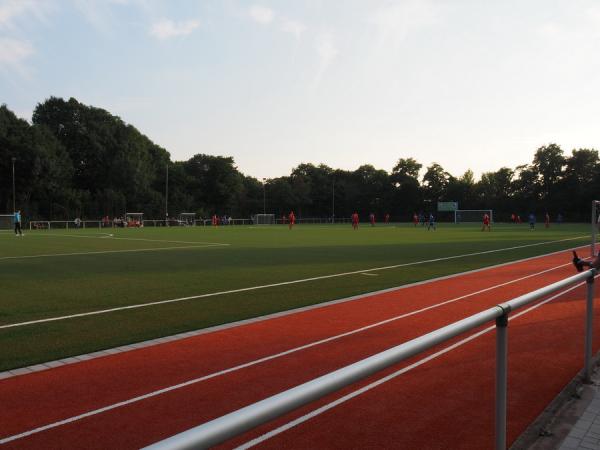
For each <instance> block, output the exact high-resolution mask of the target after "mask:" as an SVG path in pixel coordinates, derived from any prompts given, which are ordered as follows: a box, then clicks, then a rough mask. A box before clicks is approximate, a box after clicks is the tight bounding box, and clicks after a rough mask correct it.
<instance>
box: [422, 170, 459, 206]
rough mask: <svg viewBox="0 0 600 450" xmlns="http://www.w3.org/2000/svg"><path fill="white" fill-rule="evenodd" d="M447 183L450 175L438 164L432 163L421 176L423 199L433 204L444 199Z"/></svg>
mask: <svg viewBox="0 0 600 450" xmlns="http://www.w3.org/2000/svg"><path fill="white" fill-rule="evenodd" d="M449 181H450V174H449V173H448V172H446V171H445V170H444V168H443V167H442V166H440V165H439V164H438V163H433V164H432V165H431V166H429V167H428V168H427V172H425V175H423V187H424V191H425V192H424V193H425V199H426V200H428V201H430V202H432V203H435V202H437V201H439V200H441V199H442V198H444V195H445V194H446V188H447V187H448V183H449ZM451 200H452V199H451Z"/></svg>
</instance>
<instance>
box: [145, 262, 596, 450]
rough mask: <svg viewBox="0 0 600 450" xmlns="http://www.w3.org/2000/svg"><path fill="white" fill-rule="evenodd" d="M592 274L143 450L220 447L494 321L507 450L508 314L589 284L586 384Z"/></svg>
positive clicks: (500, 426)
mask: <svg viewBox="0 0 600 450" xmlns="http://www.w3.org/2000/svg"><path fill="white" fill-rule="evenodd" d="M595 275H596V270H595V269H590V270H588V271H585V272H582V273H580V274H577V275H573V276H571V277H569V278H566V279H564V280H561V281H558V282H556V283H553V284H550V285H548V286H545V287H543V288H541V289H537V290H535V291H532V292H530V293H527V294H524V295H521V296H519V297H516V298H514V299H512V300H510V301H507V302H505V303H501V304H499V305H496V306H494V307H492V308H489V309H486V310H484V311H481V312H479V313H477V314H474V315H472V316H469V317H466V318H464V319H462V320H459V321H457V322H454V323H451V324H450V325H447V326H445V327H442V328H439V329H437V330H434V331H432V332H430V333H427V334H425V335H423V336H420V337H418V338H415V339H412V340H410V341H408V342H405V343H403V344H401V345H398V346H396V347H392V348H390V349H388V350H385V351H383V352H381V353H378V354H376V355H373V356H370V357H368V358H366V359H363V360H361V361H359V362H356V363H354V364H351V365H349V366H346V367H343V368H341V369H338V370H336V371H334V372H330V373H328V374H326V375H323V376H321V377H319V378H315V379H314V380H311V381H308V382H306V383H304V384H301V385H299V386H296V387H294V388H292V389H289V390H287V391H284V392H281V393H279V394H276V395H273V396H271V397H268V398H266V399H264V400H261V401H259V402H257V403H254V404H252V405H249V406H246V407H244V408H241V409H239V410H237V411H234V412H231V413H229V414H226V415H224V416H222V417H219V418H217V419H214V420H212V421H210V422H206V423H204V424H202V425H199V426H197V427H194V428H191V429H189V430H187V431H184V432H182V433H180V434H177V435H175V436H171V437H170V438H167V439H165V440H163V441H160V442H157V443H155V444H153V445H150V446H148V447H145V450H166V449H169V450H185V449H203V448H209V447H211V446H214V445H217V444H220V443H222V442H224V441H226V440H228V439H231V438H233V437H235V436H238V435H239V434H241V433H244V432H246V431H249V430H251V429H253V428H255V427H257V426H259V425H261V424H264V423H266V422H268V421H270V420H273V419H276V418H278V417H280V416H282V415H284V414H286V413H288V412H290V411H293V410H295V409H297V408H299V407H301V406H303V405H305V404H307V403H310V402H312V401H314V400H317V399H319V398H321V397H324V396H325V395H328V394H331V393H333V392H336V391H338V390H340V389H342V388H344V387H346V386H348V385H350V384H352V383H355V382H357V381H359V380H362V379H364V378H366V377H368V376H370V375H373V374H375V373H377V372H379V371H381V370H383V369H385V368H387V367H390V366H392V365H394V364H397V363H399V362H401V361H403V360H405V359H407V358H410V357H412V356H415V355H417V354H419V353H421V352H424V351H426V350H428V349H430V348H431V347H434V346H436V345H438V344H441V343H443V342H446V341H448V340H450V339H452V338H454V337H456V336H457V335H459V334H462V333H465V332H467V331H470V330H472V329H474V328H476V327H478V326H481V325H483V324H485V323H487V322H490V321H492V320H495V321H496V449H497V450H500V449H502V450H503V449H505V448H506V391H507V351H508V345H507V343H508V328H507V326H508V314H509V313H510V312H511V311H514V310H516V309H518V308H522V307H523V306H526V305H528V304H530V303H532V302H534V301H536V300H539V299H541V298H543V297H545V296H547V295H550V294H552V293H554V292H556V291H558V290H560V289H562V288H565V287H569V286H572V285H574V284H576V283H579V282H582V281H587V283H588V289H587V302H586V305H587V310H586V343H585V351H584V360H585V361H584V362H585V364H584V374H583V376H584V380H586V381H589V378H590V375H591V358H592V350H591V349H592V345H591V344H592V318H593V299H594V290H593V285H594V277H595Z"/></svg>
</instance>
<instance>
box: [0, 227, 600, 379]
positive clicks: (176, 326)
mask: <svg viewBox="0 0 600 450" xmlns="http://www.w3.org/2000/svg"><path fill="white" fill-rule="evenodd" d="M589 239H590V238H589V225H583V224H582V225H561V226H554V227H552V228H550V229H544V228H538V229H536V230H534V231H530V230H529V228H528V225H519V226H515V225H496V226H495V227H494V229H493V231H492V232H491V233H482V232H481V231H480V228H479V226H468V225H460V226H456V225H453V224H441V225H440V227H439V228H438V229H437V231H435V232H434V231H430V232H428V231H427V230H426V229H424V228H422V227H420V226H419V227H417V228H414V227H413V226H412V225H406V224H402V225H398V226H396V225H390V226H377V227H373V228H371V227H368V226H362V227H361V228H360V229H359V230H356V231H354V230H352V229H351V227H350V226H349V225H344V226H338V225H335V226H332V225H322V226H319V225H304V226H297V227H296V228H295V229H294V230H292V231H290V230H288V229H287V227H285V226H256V227H245V226H244V227H242V226H240V227H219V228H212V227H206V228H204V227H197V228H194V227H192V228H179V227H178V228H145V229H115V230H112V229H110V230H108V231H105V230H98V229H85V230H50V231H29V232H26V236H25V237H23V238H16V237H15V236H14V235H13V234H12V233H10V232H2V233H0V265H1V270H0V282H1V286H2V293H1V294H0V295H1V297H2V309H1V310H0V341H1V342H2V343H3V345H2V346H0V371H1V370H7V369H11V368H16V367H22V366H27V365H30V364H35V363H39V362H45V361H51V360H55V359H59V358H65V357H68V356H74V355H80V354H83V353H88V352H93V351H97V350H101V349H106V348H112V347H115V346H120V345H125V344H130V343H134V342H139V341H143V340H147V339H152V338H157V337H162V336H168V335H172V334H176V333H180V332H184V331H189V330H197V329H201V328H206V327H209V326H214V325H219V324H223V323H228V322H233V321H237V320H242V319H247V318H251V317H256V316H261V315H264V314H269V313H273V312H278V311H284V310H289V309H292V308H297V307H301V306H307V305H312V304H316V303H321V302H325V301H329V300H334V299H339V298H344V297H348V296H352V295H356V294H361V293H365V292H371V291H376V290H380V289H385V288H389V287H394V286H399V285H402V284H406V283H411V282H416V281H421V280H425V279H430V278H434V277H439V276H443V275H449V274H453V273H458V272H464V271H467V270H471V269H476V268H479V267H485V266H490V265H493V264H498V263H502V262H506V261H514V260H518V259H522V258H526V257H530V256H535V255H541V254H546V253H550V252H553V251H557V250H563V249H568V248H572V247H576V246H581V245H586V244H589ZM107 310H108V311H107ZM48 319H52V320H48Z"/></svg>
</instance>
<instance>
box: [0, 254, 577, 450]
mask: <svg viewBox="0 0 600 450" xmlns="http://www.w3.org/2000/svg"><path fill="white" fill-rule="evenodd" d="M569 264H570V263H568V264H561V265H559V266H555V267H552V268H550V269H546V270H544V271H541V272H537V273H534V274H530V275H526V276H524V277H521V278H516V279H514V280H510V281H506V282H504V283H500V284H497V285H494V286H490V287H487V288H484V289H481V290H479V291H475V292H472V293H469V294H465V295H461V296H460V297H456V298H453V299H450V300H446V301H444V302H441V303H437V304H435V305H430V306H427V307H425V308H421V309H419V310H415V311H411V312H409V313H404V314H401V315H399V316H396V317H391V318H389V319H386V320H382V321H380V322H377V323H373V324H370V325H366V326H363V327H360V328H356V329H354V330H351V331H347V332H345V333H341V334H338V335H335V336H330V337H328V338H325V339H321V340H318V341H314V342H310V343H308V344H304V345H301V346H299V347H295V348H291V349H289V350H285V351H283V352H280V353H276V354H273V355H269V356H265V357H263V358H259V359H256V360H253V361H249V362H246V363H244V364H240V365H237V366H234V367H230V368H228V369H224V370H221V371H219V372H213V373H211V374H208V375H204V376H202V377H198V378H194V379H191V380H188V381H185V382H183V383H179V384H176V385H173V386H169V387H166V388H163V389H159V390H156V391H153V392H149V393H147V394H144V395H140V396H138V397H133V398H131V399H128V400H124V401H122V402H118V403H114V404H112V405H108V406H105V407H102V408H98V409H95V410H92V411H88V412H86V413H83V414H80V415H77V416H73V417H70V418H68V419H63V420H60V421H58V422H54V423H50V424H48V425H44V426H41V427H38V428H34V429H32V430H29V431H25V432H23V433H20V434H16V435H13V436H8V437H6V438H3V439H0V445H1V444H6V443H7V442H11V441H14V440H17V439H21V438H24V437H27V436H30V435H32V434H36V433H40V432H42V431H46V430H49V429H52V428H56V427H59V426H62V425H66V424H69V423H72V422H75V421H78V420H81V419H85V418H86V417H90V416H94V415H97V414H101V413H103V412H106V411H110V410H113V409H116V408H120V407H121V406H126V405H130V404H132V403H137V402H139V401H142V400H145V399H148V398H152V397H156V396H158V395H161V394H165V393H167V392H171V391H174V390H177V389H181V388H184V387H187V386H191V385H193V384H196V383H200V382H202V381H206V380H209V379H212V378H216V377H219V376H222V375H226V374H228V373H231V372H236V371H238V370H241V369H245V368H247V367H252V366H255V365H257V364H261V363H263V362H267V361H271V360H274V359H277V358H281V357H283V356H287V355H290V354H293V353H297V352H299V351H302V350H306V349H308V348H312V347H316V346H318V345H322V344H325V343H328V342H332V341H335V340H338V339H341V338H343V337H347V336H351V335H354V334H358V333H360V332H363V331H366V330H369V329H371V328H375V327H378V326H382V325H385V324H388V323H390V322H394V321H396V320H399V319H403V318H406V317H409V316H414V315H416V314H420V313H422V312H425V311H428V310H431V309H435V308H438V307H440V306H443V305H447V304H449V303H453V302H457V301H459V300H462V299H465V298H468V297H472V296H474V295H478V294H481V293H483V292H487V291H490V290H493V289H497V288H499V287H503V286H507V285H509V284H513V283H517V282H519V281H523V280H526V279H528V278H532V277H535V276H538V275H541V274H543V273H547V272H550V271H552V270H556V269H559V268H561V267H564V266H568V265H569ZM515 317H517V315H515Z"/></svg>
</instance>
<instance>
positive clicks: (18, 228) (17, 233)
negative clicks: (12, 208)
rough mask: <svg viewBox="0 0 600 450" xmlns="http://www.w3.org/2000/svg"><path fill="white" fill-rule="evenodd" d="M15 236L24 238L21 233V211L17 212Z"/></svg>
mask: <svg viewBox="0 0 600 450" xmlns="http://www.w3.org/2000/svg"><path fill="white" fill-rule="evenodd" d="M15 236H23V232H22V231H21V210H19V211H17V212H15Z"/></svg>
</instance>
